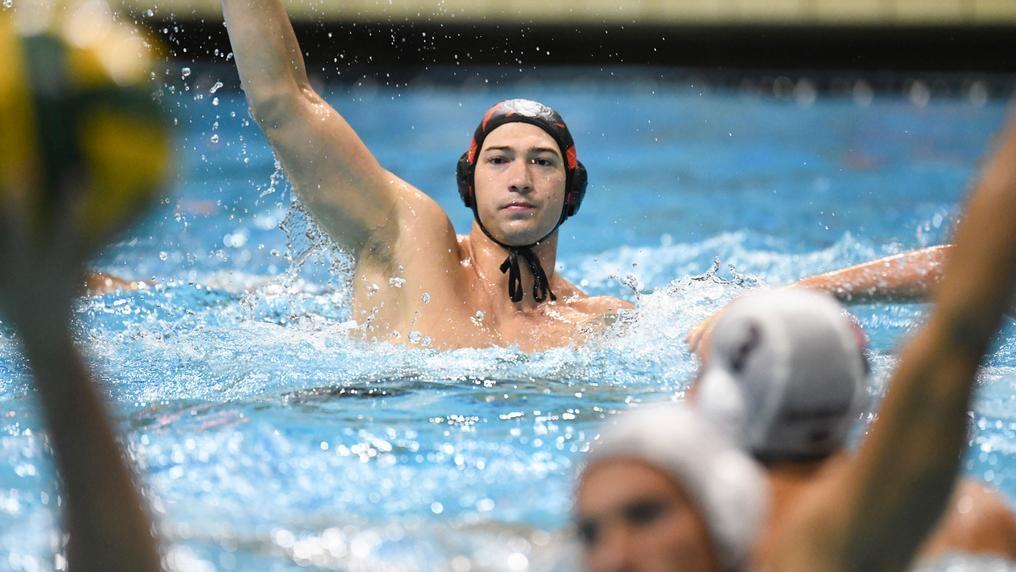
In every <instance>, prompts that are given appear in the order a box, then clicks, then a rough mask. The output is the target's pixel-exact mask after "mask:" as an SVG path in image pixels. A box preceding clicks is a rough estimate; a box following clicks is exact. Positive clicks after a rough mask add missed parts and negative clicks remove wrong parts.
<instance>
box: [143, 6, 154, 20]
mask: <svg viewBox="0 0 1016 572" xmlns="http://www.w3.org/2000/svg"><path fill="white" fill-rule="evenodd" d="M154 15H155V12H153V11H152V9H151V8H149V9H147V10H145V16H147V17H149V18H151V17H152V16H154Z"/></svg>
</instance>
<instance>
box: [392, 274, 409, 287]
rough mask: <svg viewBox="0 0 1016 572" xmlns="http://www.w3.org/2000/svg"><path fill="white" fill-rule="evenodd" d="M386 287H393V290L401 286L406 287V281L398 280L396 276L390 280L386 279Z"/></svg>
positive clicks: (403, 279)
mask: <svg viewBox="0 0 1016 572" xmlns="http://www.w3.org/2000/svg"><path fill="white" fill-rule="evenodd" d="M388 285H389V286H393V287H395V288H402V287H403V286H405V285H406V279H405V278H399V277H397V276H392V277H391V278H389V279H388Z"/></svg>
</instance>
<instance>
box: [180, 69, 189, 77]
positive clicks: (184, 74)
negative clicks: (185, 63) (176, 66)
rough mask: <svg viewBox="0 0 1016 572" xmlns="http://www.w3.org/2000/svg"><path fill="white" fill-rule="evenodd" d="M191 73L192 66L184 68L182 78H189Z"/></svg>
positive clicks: (181, 71)
mask: <svg viewBox="0 0 1016 572" xmlns="http://www.w3.org/2000/svg"><path fill="white" fill-rule="evenodd" d="M190 74H191V69H190V68H183V69H182V70H180V79H187V78H189V77H190Z"/></svg>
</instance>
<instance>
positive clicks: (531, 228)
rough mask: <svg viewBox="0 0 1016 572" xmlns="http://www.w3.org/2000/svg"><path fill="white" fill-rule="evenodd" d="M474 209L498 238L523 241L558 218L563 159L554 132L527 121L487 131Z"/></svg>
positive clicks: (543, 232) (516, 242)
mask: <svg viewBox="0 0 1016 572" xmlns="http://www.w3.org/2000/svg"><path fill="white" fill-rule="evenodd" d="M474 184H475V187H476V193H475V195H476V210H477V212H478V213H479V215H480V220H481V221H483V225H484V226H485V227H486V228H487V230H488V231H489V232H490V233H491V234H492V235H493V236H494V237H495V238H497V239H498V240H499V241H501V242H503V243H505V244H508V245H512V246H522V245H525V244H532V243H533V242H536V241H537V240H540V239H541V238H543V237H544V236H545V235H546V234H547V233H548V232H550V231H551V230H552V229H553V228H554V226H555V225H557V221H558V220H560V219H561V210H562V209H563V208H564V195H565V188H564V186H565V164H564V159H563V158H562V157H561V150H560V149H559V148H558V146H557V142H556V141H554V138H553V137H551V136H550V135H548V134H547V132H545V131H544V130H542V129H540V128H539V127H537V126H535V125H530V124H528V123H508V124H505V125H502V126H500V127H498V128H497V129H495V130H493V131H491V132H490V134H488V135H487V138H486V139H484V141H483V147H482V148H481V149H480V153H479V155H478V157H477V161H476V172H475V183H474Z"/></svg>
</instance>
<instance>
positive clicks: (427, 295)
mask: <svg viewBox="0 0 1016 572" xmlns="http://www.w3.org/2000/svg"><path fill="white" fill-rule="evenodd" d="M420 300H422V301H423V303H424V304H430V292H424V293H423V296H420Z"/></svg>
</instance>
